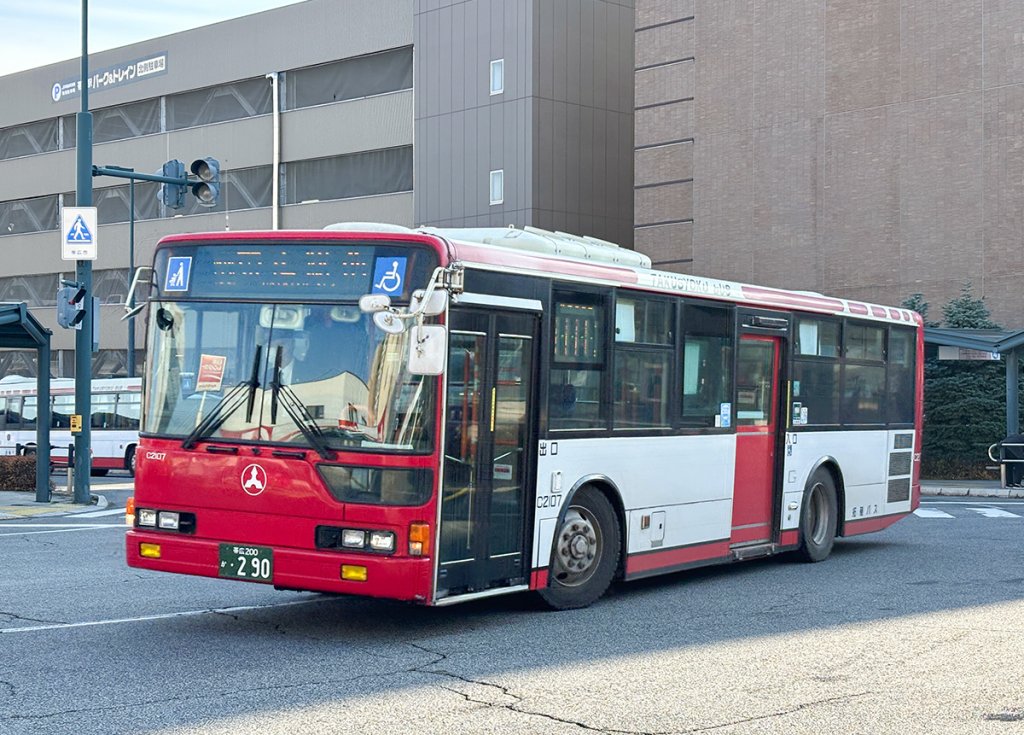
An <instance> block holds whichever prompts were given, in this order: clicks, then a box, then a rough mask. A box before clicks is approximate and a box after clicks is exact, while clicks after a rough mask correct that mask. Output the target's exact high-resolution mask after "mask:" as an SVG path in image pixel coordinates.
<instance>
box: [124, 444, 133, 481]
mask: <svg viewBox="0 0 1024 735" xmlns="http://www.w3.org/2000/svg"><path fill="white" fill-rule="evenodd" d="M124 468H125V469H126V470H128V477H135V447H134V446H131V447H128V452H127V456H126V457H125V458H124Z"/></svg>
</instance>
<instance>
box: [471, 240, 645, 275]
mask: <svg viewBox="0 0 1024 735" xmlns="http://www.w3.org/2000/svg"><path fill="white" fill-rule="evenodd" d="M453 245H454V246H455V248H456V252H457V253H458V256H459V258H460V259H461V260H464V261H466V262H470V263H478V264H481V265H497V266H501V267H502V268H523V269H525V270H532V271H544V272H551V271H552V266H553V265H554V264H555V262H557V264H558V273H559V274H560V275H570V276H578V277H581V278H592V279H596V280H602V281H613V282H616V283H625V284H636V283H637V281H638V280H639V279H638V278H637V272H636V270H635V269H634V268H627V267H625V266H621V267H620V266H615V265H610V264H605V265H603V264H600V263H586V262H577V261H574V260H568V259H567V260H559V261H554V259H553V258H552V257H551V256H541V255H534V254H531V253H529V252H524V251H522V250H514V249H512V248H503V247H487V246H479V247H478V246H475V245H472V244H468V243H465V242H459V241H456V242H454V243H453Z"/></svg>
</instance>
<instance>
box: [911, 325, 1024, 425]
mask: <svg viewBox="0 0 1024 735" xmlns="http://www.w3.org/2000/svg"><path fill="white" fill-rule="evenodd" d="M924 341H925V343H926V344H932V345H938V346H940V347H943V346H945V347H954V348H958V349H960V350H961V351H964V350H966V351H967V352H966V353H965V357H964V359H972V356H971V354H970V351H972V350H973V351H976V352H978V353H982V354H986V353H987V354H990V355H993V356H994V355H995V354H998V355H999V356H1001V357H1003V358H1005V359H1004V360H1003V364H1004V365H1005V366H1006V436H1015V435H1017V434H1019V433H1020V410H1019V408H1018V406H1019V402H1018V401H1019V397H1018V396H1019V391H1018V379H1019V378H1018V376H1019V374H1020V373H1019V370H1020V352H1021V350H1022V349H1024V329H1021V330H1018V331H1016V332H1011V331H1008V330H1004V329H948V328H939V327H927V328H926V329H925V330H924Z"/></svg>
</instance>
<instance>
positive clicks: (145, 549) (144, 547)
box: [139, 544, 160, 559]
mask: <svg viewBox="0 0 1024 735" xmlns="http://www.w3.org/2000/svg"><path fill="white" fill-rule="evenodd" d="M139 556H144V557H146V558H147V559H159V558H160V544H139Z"/></svg>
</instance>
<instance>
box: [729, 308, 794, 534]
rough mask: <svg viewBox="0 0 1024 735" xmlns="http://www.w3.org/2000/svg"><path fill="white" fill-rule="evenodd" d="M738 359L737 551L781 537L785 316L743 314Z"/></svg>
mask: <svg viewBox="0 0 1024 735" xmlns="http://www.w3.org/2000/svg"><path fill="white" fill-rule="evenodd" d="M741 321H742V327H741V331H740V339H739V352H738V355H737V361H736V475H735V480H734V483H733V508H732V534H731V538H730V540H731V542H732V546H733V548H734V549H736V548H738V547H739V548H741V547H745V546H751V547H755V546H762V545H766V544H771V543H773V542H775V541H777V540H778V539H777V535H778V533H777V529H778V518H777V516H778V514H777V512H776V510H777V507H778V505H779V499H780V493H779V460H780V444H781V442H780V438H781V436H782V433H781V432H782V429H783V427H784V426H785V420H784V417H782V416H780V415H779V411H780V409H781V407H782V401H781V396H780V393H781V390H782V385H783V384H784V383H783V379H782V368H783V365H784V363H785V361H784V351H785V347H786V339H785V335H786V334H787V333H788V330H789V320H788V318H786V317H785V316H781V315H780V316H757V315H746V314H741Z"/></svg>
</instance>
